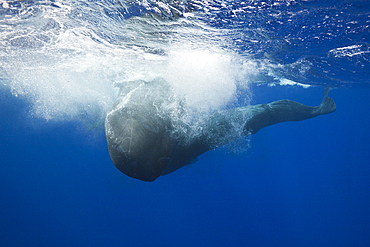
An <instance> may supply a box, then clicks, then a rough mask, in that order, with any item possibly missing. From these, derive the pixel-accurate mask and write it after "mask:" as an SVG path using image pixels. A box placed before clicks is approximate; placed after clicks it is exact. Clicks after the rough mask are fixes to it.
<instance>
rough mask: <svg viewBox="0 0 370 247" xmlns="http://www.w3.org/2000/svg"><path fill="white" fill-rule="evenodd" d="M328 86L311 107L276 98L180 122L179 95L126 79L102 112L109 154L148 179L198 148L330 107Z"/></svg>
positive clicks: (189, 158)
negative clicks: (109, 106)
mask: <svg viewBox="0 0 370 247" xmlns="http://www.w3.org/2000/svg"><path fill="white" fill-rule="evenodd" d="M329 91H330V89H329V88H325V94H324V98H323V100H322V102H321V104H320V105H319V106H317V107H310V106H306V105H303V104H300V103H298V102H294V101H291V100H279V101H274V102H272V103H269V104H259V105H250V106H244V107H237V108H233V109H228V110H224V111H220V112H216V113H214V114H210V115H208V116H205V117H200V118H199V119H198V120H196V121H193V122H191V123H186V124H185V123H184V122H182V120H181V119H182V118H181V116H182V114H184V109H183V107H182V104H181V100H180V99H178V98H176V96H175V94H174V92H173V89H172V88H171V86H170V85H169V84H168V83H166V82H165V81H164V80H162V79H156V80H154V81H152V82H145V81H135V82H131V83H127V84H126V85H124V86H122V87H121V89H120V92H119V95H118V98H117V100H116V102H115V103H114V105H113V106H112V108H111V110H110V111H109V112H108V113H107V116H106V120H105V133H106V138H107V144H108V151H109V155H110V157H111V160H112V162H113V164H114V165H115V166H116V167H117V168H118V170H120V171H121V172H123V173H124V174H126V175H128V176H130V177H132V178H136V179H139V180H143V181H154V180H155V179H157V178H158V177H159V176H161V175H165V174H168V173H171V172H173V171H175V170H177V169H179V168H181V167H183V166H184V165H187V164H190V163H191V162H192V161H193V160H194V159H196V157H198V156H199V155H201V154H202V153H205V152H207V151H209V150H212V149H215V148H217V147H220V146H223V145H225V144H227V143H228V142H230V141H232V140H233V139H236V138H239V137H241V136H245V135H251V134H254V133H256V132H257V131H259V130H260V129H262V128H264V127H267V126H270V125H273V124H276V123H281V122H286V121H301V120H305V119H309V118H313V117H316V116H319V115H324V114H328V113H331V112H334V111H335V109H336V106H335V103H334V101H333V99H331V98H330V97H328V94H329Z"/></svg>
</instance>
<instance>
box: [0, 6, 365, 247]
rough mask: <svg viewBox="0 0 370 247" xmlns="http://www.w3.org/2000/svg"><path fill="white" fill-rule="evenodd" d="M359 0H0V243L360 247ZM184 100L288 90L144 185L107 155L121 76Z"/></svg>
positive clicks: (197, 109)
mask: <svg viewBox="0 0 370 247" xmlns="http://www.w3.org/2000/svg"><path fill="white" fill-rule="evenodd" d="M369 25H370V3H369V2H368V1H310V0H309V1H282V0H281V1H253V0H249V1H182V2H180V1H118V0H117V1H114V0H111V1H0V30H1V32H0V106H1V107H0V157H1V159H0V193H1V194H0V200H1V204H0V209H1V210H0V217H1V218H0V219H1V220H0V229H1V231H0V245H1V246H148V245H150V246H369V245H370V238H369V233H370V223H369V222H370V211H369V208H370V179H369V177H370V166H369V163H370V162H369V161H370V153H369V150H370V144H369V142H368V140H369V139H370V132H369V130H368V128H369V122H370V121H369V120H370V114H369V112H370V98H369V93H370V91H369V80H368V78H369V72H370V67H369V66H370V64H369V61H370V56H369V53H370V51H369V47H370V45H369V42H370V32H369V30H370V29H369ZM156 77H162V78H165V79H166V80H167V81H168V82H169V83H171V85H172V86H173V87H174V88H175V89H176V90H177V91H176V92H177V93H178V94H179V95H181V96H182V97H184V98H185V99H186V102H187V106H188V109H189V112H190V113H191V112H193V113H194V114H203V113H208V112H212V111H217V110H219V109H224V108H228V107H234V106H239V105H246V104H259V103H267V102H271V101H274V100H279V99H291V100H295V101H298V102H301V103H304V104H307V105H317V104H319V103H320V101H321V98H322V95H323V91H324V90H323V87H324V86H330V87H332V90H331V92H330V96H331V97H332V98H333V99H334V100H335V102H336V105H337V110H336V111H335V112H334V113H332V114H329V115H325V116H319V117H317V118H313V119H309V120H305V121H302V122H286V123H282V124H277V125H273V126H269V127H267V128H265V129H263V130H261V131H259V132H258V133H257V134H255V135H253V136H252V137H247V138H243V139H242V140H237V141H235V142H233V143H231V144H230V145H227V146H226V147H223V148H219V149H216V150H213V151H210V152H208V153H205V154H203V155H201V156H200V157H199V158H198V161H197V162H195V163H193V164H191V165H189V166H186V167H183V168H181V169H179V170H178V171H176V172H174V173H171V174H169V175H166V176H162V177H160V178H158V179H157V180H156V181H154V182H152V183H146V182H142V181H139V180H135V179H132V178H129V177H127V176H125V175H124V174H122V173H121V172H119V171H118V170H117V169H116V168H115V167H114V165H113V164H112V162H111V160H110V158H109V154H108V149H107V145H106V139H105V134H104V127H103V121H104V117H105V114H106V112H107V110H108V109H109V108H110V107H111V106H112V104H113V102H114V101H115V99H116V96H117V92H118V89H117V85H121V84H124V83H127V82H128V81H132V80H137V79H142V80H151V79H153V78H156Z"/></svg>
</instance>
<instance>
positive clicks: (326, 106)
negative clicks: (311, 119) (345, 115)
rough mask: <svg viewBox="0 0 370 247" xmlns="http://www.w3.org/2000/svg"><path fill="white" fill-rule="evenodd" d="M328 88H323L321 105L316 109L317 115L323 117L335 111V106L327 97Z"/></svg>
mask: <svg viewBox="0 0 370 247" xmlns="http://www.w3.org/2000/svg"><path fill="white" fill-rule="evenodd" d="M329 91H330V88H329V87H326V88H325V93H324V97H323V99H322V101H321V104H320V105H319V106H318V107H317V114H318V115H325V114H329V113H332V112H334V111H335V109H336V105H335V102H334V100H333V99H332V98H330V97H329V96H328V95H329Z"/></svg>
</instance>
